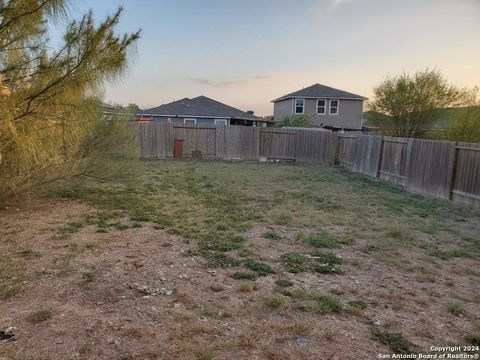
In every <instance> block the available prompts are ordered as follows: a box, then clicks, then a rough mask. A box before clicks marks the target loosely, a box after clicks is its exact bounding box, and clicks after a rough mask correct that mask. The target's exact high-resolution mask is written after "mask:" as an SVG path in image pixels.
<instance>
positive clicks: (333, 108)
mask: <svg viewBox="0 0 480 360" xmlns="http://www.w3.org/2000/svg"><path fill="white" fill-rule="evenodd" d="M338 107H339V101H338V100H330V111H329V114H330V115H338Z"/></svg>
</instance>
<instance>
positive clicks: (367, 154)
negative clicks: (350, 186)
mask: <svg viewBox="0 0 480 360" xmlns="http://www.w3.org/2000/svg"><path fill="white" fill-rule="evenodd" d="M355 141H356V147H355V157H354V161H353V166H352V170H353V171H355V172H359V173H362V174H365V175H370V176H373V177H375V176H377V170H378V162H379V160H380V151H381V150H382V147H381V144H382V137H381V136H373V135H360V136H358V137H357V138H356V140H355Z"/></svg>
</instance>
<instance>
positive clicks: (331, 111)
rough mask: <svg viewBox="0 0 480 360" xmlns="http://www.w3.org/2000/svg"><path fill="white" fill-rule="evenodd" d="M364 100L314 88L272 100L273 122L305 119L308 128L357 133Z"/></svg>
mask: <svg viewBox="0 0 480 360" xmlns="http://www.w3.org/2000/svg"><path fill="white" fill-rule="evenodd" d="M365 100H367V98H366V97H363V96H360V95H356V94H352V93H349V92H346V91H343V90H338V89H334V88H331V87H328V86H325V85H320V84H315V85H312V86H309V87H307V88H304V89H302V90H298V91H295V92H292V93H290V94H287V95H284V96H282V97H279V98H278V99H275V100H273V101H272V102H273V118H274V121H281V120H283V119H284V118H286V117H291V116H300V115H307V116H309V117H310V118H311V119H312V126H314V127H324V128H327V129H334V130H340V129H343V130H360V129H361V128H362V113H363V102H364V101H365Z"/></svg>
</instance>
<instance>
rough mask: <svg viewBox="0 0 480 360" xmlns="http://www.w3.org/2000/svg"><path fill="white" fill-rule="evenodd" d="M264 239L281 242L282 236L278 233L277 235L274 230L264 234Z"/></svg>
mask: <svg viewBox="0 0 480 360" xmlns="http://www.w3.org/2000/svg"><path fill="white" fill-rule="evenodd" d="M262 237H263V238H264V239H269V240H280V239H281V238H282V236H281V235H280V234H278V233H276V232H275V231H273V230H267V231H265V232H264V233H263V235H262Z"/></svg>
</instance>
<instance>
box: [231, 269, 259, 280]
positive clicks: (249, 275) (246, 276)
mask: <svg viewBox="0 0 480 360" xmlns="http://www.w3.org/2000/svg"><path fill="white" fill-rule="evenodd" d="M232 277H233V278H234V279H235V280H252V281H255V280H257V274H256V273H254V272H252V271H236V272H235V273H234V274H233V275H232Z"/></svg>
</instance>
